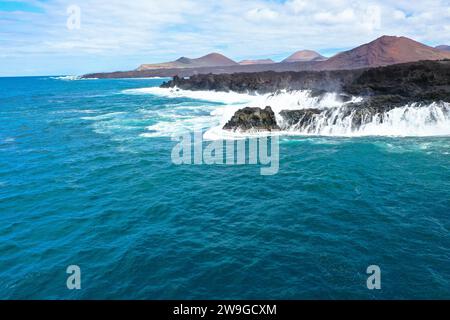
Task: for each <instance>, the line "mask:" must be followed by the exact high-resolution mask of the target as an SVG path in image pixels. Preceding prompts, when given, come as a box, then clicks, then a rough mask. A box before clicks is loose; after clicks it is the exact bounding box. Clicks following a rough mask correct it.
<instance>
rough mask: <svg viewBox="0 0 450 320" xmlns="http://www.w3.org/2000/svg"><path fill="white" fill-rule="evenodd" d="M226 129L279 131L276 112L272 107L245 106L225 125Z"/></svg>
mask: <svg viewBox="0 0 450 320" xmlns="http://www.w3.org/2000/svg"><path fill="white" fill-rule="evenodd" d="M224 129H225V130H233V131H250V130H253V131H277V130H280V127H279V126H278V125H277V120H276V118H275V113H274V112H273V111H272V108H271V107H266V108H265V109H261V108H248V107H247V108H244V109H241V110H239V111H237V112H236V113H235V114H234V116H233V117H232V118H231V120H230V121H229V122H228V123H227V124H226V125H225V127H224Z"/></svg>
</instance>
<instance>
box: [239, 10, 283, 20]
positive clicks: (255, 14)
mask: <svg viewBox="0 0 450 320" xmlns="http://www.w3.org/2000/svg"><path fill="white" fill-rule="evenodd" d="M246 17H247V18H248V19H249V20H253V21H265V20H275V19H277V18H278V17H279V14H278V13H277V12H276V11H273V10H270V9H267V8H263V9H252V10H250V11H248V12H247V15H246Z"/></svg>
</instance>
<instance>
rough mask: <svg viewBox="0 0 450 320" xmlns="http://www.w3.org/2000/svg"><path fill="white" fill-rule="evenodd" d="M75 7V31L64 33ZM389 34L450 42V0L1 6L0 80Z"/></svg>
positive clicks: (333, 48) (278, 50) (177, 0)
mask: <svg viewBox="0 0 450 320" xmlns="http://www.w3.org/2000/svg"><path fill="white" fill-rule="evenodd" d="M71 5H76V6H77V7H78V8H79V9H80V28H79V29H69V28H68V27H67V20H68V18H69V13H68V11H67V10H68V8H69V7H70V6H71ZM385 34H387V35H404V36H408V37H411V38H414V39H416V40H418V41H421V42H424V43H426V44H429V45H438V44H450V36H449V34H450V0H427V1H412V0H409V1H407V0H396V1H393V0H379V1H370V0H369V1H355V0H315V1H313V0H284V1H281V0H278V1H275V0H246V1H241V0H220V1H216V0H164V1H161V0H132V1H123V0H70V1H67V0H45V1H44V0H26V1H0V76H19V75H57V74H84V73H87V72H98V71H111V70H129V69H134V68H136V67H137V66H138V65H140V64H142V63H154V62H162V61H170V60H174V59H176V58H178V57H180V56H188V57H199V56H202V55H204V54H206V53H209V52H221V53H223V54H225V55H227V56H229V57H230V58H232V59H235V60H238V61H239V60H242V59H252V58H272V59H274V60H282V59H283V58H285V57H287V56H288V55H290V54H291V53H293V52H295V51H297V50H301V49H313V50H317V51H319V52H320V53H322V54H324V55H327V56H331V55H333V54H335V53H336V52H339V51H341V50H346V49H349V48H353V47H355V46H357V45H360V44H363V43H367V42H369V41H371V40H373V39H375V38H377V37H379V36H381V35H385Z"/></svg>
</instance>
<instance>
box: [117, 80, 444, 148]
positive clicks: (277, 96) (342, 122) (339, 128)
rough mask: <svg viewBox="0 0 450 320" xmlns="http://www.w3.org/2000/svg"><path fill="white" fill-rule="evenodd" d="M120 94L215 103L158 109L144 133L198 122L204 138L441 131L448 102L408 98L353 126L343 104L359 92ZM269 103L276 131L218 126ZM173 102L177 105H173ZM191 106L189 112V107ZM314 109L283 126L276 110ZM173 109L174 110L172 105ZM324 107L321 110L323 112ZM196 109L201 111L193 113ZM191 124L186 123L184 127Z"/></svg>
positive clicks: (162, 132)
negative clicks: (306, 119)
mask: <svg viewBox="0 0 450 320" xmlns="http://www.w3.org/2000/svg"><path fill="white" fill-rule="evenodd" d="M123 93H125V94H132V95H133V94H137V95H142V94H150V95H157V96H163V97H167V98H190V99H194V100H199V101H207V102H212V103H220V105H214V104H211V105H208V104H205V103H202V104H201V105H199V106H195V105H191V106H189V107H188V108H185V111H187V112H186V113H184V114H183V116H177V112H174V111H173V110H170V109H169V110H162V111H160V114H159V116H161V117H163V118H164V117H165V116H166V117H165V119H164V120H163V121H161V122H159V123H157V124H155V125H153V126H150V127H149V128H148V130H149V131H150V132H149V133H144V134H143V135H142V136H144V137H157V136H173V135H178V134H179V133H180V132H181V131H182V130H193V129H194V127H195V128H198V127H199V126H203V128H205V129H206V132H205V134H204V138H205V139H207V140H217V139H241V138H245V137H255V136H267V135H286V136H342V137H361V136H399V137H407V136H447V135H450V107H449V104H448V103H432V104H429V105H425V106H424V105H420V104H418V103H411V104H409V105H405V106H403V107H398V108H395V109H392V110H389V111H386V112H384V113H382V114H377V115H374V116H373V117H371V118H367V119H364V120H363V122H362V123H361V125H360V126H359V127H357V128H355V126H354V125H352V123H353V117H354V116H355V115H354V114H351V113H350V114H349V113H348V111H347V112H344V111H345V110H344V108H345V106H346V105H348V104H350V103H358V102H362V101H363V98H361V97H355V96H353V97H346V99H343V98H342V96H341V95H340V94H338V93H325V94H321V95H314V94H312V92H311V91H309V90H302V91H286V90H284V91H279V92H277V93H273V94H263V95H257V94H255V95H252V94H248V93H236V92H215V91H189V90H180V89H177V88H172V89H167V88H157V87H153V88H141V89H130V90H125V91H123ZM265 106H270V107H271V108H272V110H273V111H274V113H275V115H276V118H277V122H278V123H279V124H280V126H281V127H282V130H281V131H279V132H245V133H242V132H230V131H227V130H223V129H222V128H223V126H224V125H225V124H226V123H227V122H228V121H229V120H230V119H231V117H232V116H233V115H234V113H235V112H236V111H237V110H239V109H241V108H243V107H265ZM174 108H178V106H174ZM190 109H191V110H192V111H193V112H192V113H191V114H190V113H189V110H190ZM302 109H318V110H324V112H321V113H319V114H317V115H316V116H315V117H314V118H313V119H312V123H310V124H308V125H297V126H296V125H294V126H286V125H285V124H284V119H283V117H281V115H280V112H281V111H283V110H302ZM178 111H179V110H178ZM325 111H326V112H325ZM196 112H200V113H206V112H209V116H207V117H205V116H204V114H202V115H200V116H199V115H197V114H196ZM190 126H192V127H190Z"/></svg>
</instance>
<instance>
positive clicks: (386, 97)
mask: <svg viewBox="0 0 450 320" xmlns="http://www.w3.org/2000/svg"><path fill="white" fill-rule="evenodd" d="M161 87H163V88H179V89H184V90H205V91H210V90H212V91H224V92H229V91H233V92H239V93H250V94H252V93H254V94H256V93H257V94H266V93H276V92H278V91H280V90H287V91H295V90H310V91H311V95H313V96H317V97H320V96H322V95H324V94H325V93H327V92H335V93H338V94H339V95H340V98H341V99H342V101H343V102H344V105H343V106H342V107H340V108H341V109H340V110H339V112H340V113H341V115H340V116H341V119H344V118H345V117H346V116H347V117H349V116H351V119H350V120H349V121H350V122H351V125H352V127H354V128H358V127H359V126H361V125H362V124H364V123H365V121H366V120H367V119H371V118H373V117H375V116H377V115H380V116H379V117H380V119H379V121H381V122H382V121H384V119H383V113H386V112H389V111H390V110H392V109H394V108H397V107H402V106H405V105H408V104H411V103H416V105H419V106H420V105H429V104H430V103H433V102H436V103H441V102H450V61H448V60H445V61H421V62H414V63H406V64H399V65H391V66H387V67H379V68H372V69H360V70H338V71H315V72H312V71H304V72H280V73H276V72H262V73H239V74H233V75H229V74H221V75H214V74H207V75H195V76H192V77H190V78H180V77H174V78H173V80H171V81H168V82H165V83H163V84H162V86H161ZM351 96H358V97H362V98H363V99H362V101H361V102H358V103H352V102H348V103H345V102H346V100H348V98H349V97H351ZM264 107H265V106H264ZM269 109H270V110H269ZM445 110H447V109H445ZM335 111H336V110H334V109H333V108H330V109H305V108H299V110H283V111H281V112H280V116H281V118H282V119H283V124H281V123H277V121H276V116H275V114H274V113H273V111H272V109H271V108H270V107H269V108H265V109H262V108H245V109H242V110H239V111H237V112H236V114H235V115H234V117H233V118H232V119H231V120H230V121H229V122H228V123H227V124H226V125H225V127H224V129H225V130H230V131H244V132H245V131H249V130H261V131H272V130H279V129H280V128H281V127H283V126H285V127H300V128H305V127H308V130H313V129H314V125H313V124H312V122H313V121H314V120H315V119H317V118H318V117H319V116H320V117H332V114H333V112H335ZM447 111H448V110H447Z"/></svg>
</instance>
